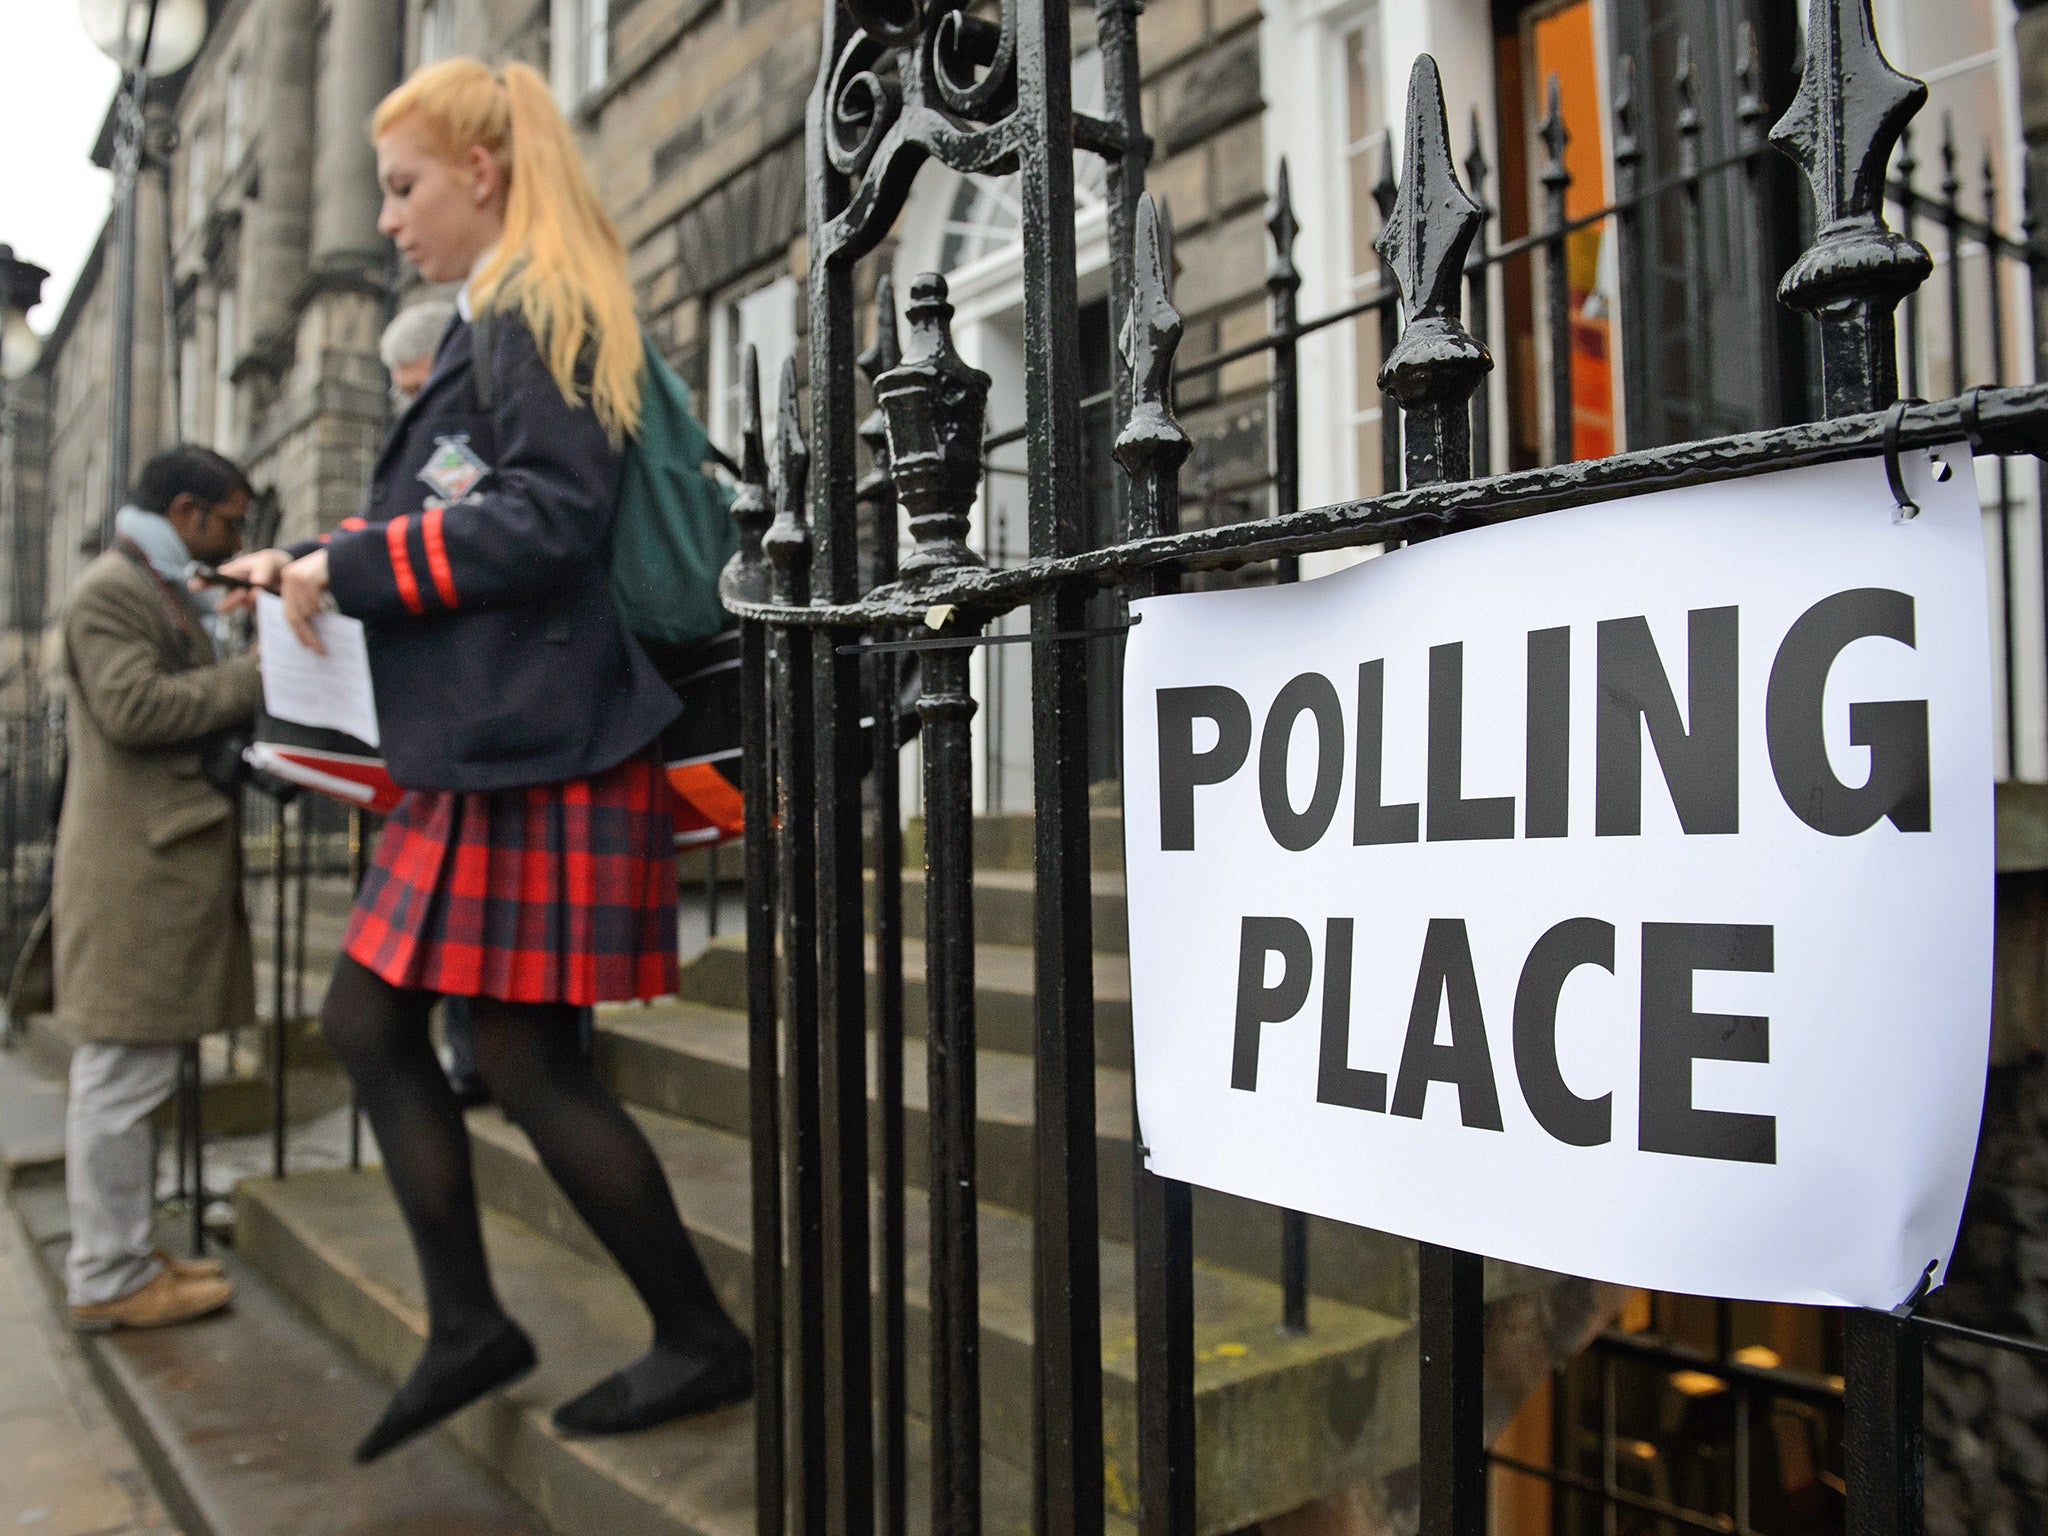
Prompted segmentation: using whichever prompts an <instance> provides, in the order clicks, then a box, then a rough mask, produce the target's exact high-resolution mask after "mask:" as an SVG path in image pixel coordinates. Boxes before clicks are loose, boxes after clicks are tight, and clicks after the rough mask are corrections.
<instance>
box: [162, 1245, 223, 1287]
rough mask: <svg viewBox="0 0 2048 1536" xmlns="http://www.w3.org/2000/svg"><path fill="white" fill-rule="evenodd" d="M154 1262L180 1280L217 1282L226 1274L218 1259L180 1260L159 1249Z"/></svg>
mask: <svg viewBox="0 0 2048 1536" xmlns="http://www.w3.org/2000/svg"><path fill="white" fill-rule="evenodd" d="M156 1261H157V1263H159V1264H161V1265H163V1267H164V1268H165V1269H168V1270H169V1271H170V1272H171V1273H172V1274H174V1275H176V1276H177V1277H178V1278H179V1279H180V1280H218V1279H219V1278H220V1277H221V1276H222V1275H224V1274H226V1273H227V1266H226V1265H225V1264H223V1263H221V1261H220V1260H219V1259H180V1258H175V1257H173V1256H172V1255H171V1254H168V1253H166V1252H164V1250H163V1249H161V1248H159V1249H157V1250H156Z"/></svg>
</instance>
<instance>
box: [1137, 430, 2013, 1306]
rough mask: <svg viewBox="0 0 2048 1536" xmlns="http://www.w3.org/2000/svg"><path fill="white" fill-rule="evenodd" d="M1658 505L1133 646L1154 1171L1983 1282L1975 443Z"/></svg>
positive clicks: (1279, 591) (1690, 1249)
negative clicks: (1965, 1248) (1971, 453)
mask: <svg viewBox="0 0 2048 1536" xmlns="http://www.w3.org/2000/svg"><path fill="white" fill-rule="evenodd" d="M1945 457H1946V459H1947V461H1948V463H1949V464H1950V466H1951V470H1952V472H1951V473H1950V475H1949V478H1948V479H1947V481H1946V483H1944V484H1936V483H1935V482H1934V480H1933V478H1932V456H1931V455H1928V454H1925V453H1913V454H1908V455H1907V456H1906V471H1907V476H1908V485H1909V487H1910V489H1911V490H1912V492H1913V494H1914V495H1915V496H1916V497H1917V498H1919V500H1920V502H1921V505H1922V507H1923V508H1924V510H1923V511H1922V513H1921V514H1920V516H1919V517H1918V518H1917V519H1914V520H1912V521H1906V522H1901V521H1899V520H1897V519H1896V518H1895V515H1894V503H1893V498H1892V495H1891V492H1890V491H1889V489H1888V488H1887V484H1886V479H1885V474H1884V470H1883V467H1882V464H1881V463H1880V462H1878V461H1875V460H1872V461H1865V462H1858V463H1853V464H1841V465H1833V466H1827V467H1822V468H1814V469H1800V470H1790V471H1785V472H1782V473H1778V474H1774V475H1770V476H1767V477H1760V478H1756V479H1749V480H1742V481H1736V482H1733V483H1728V484H1723V485H1719V486H1714V487H1703V488H1694V489H1683V490H1669V491H1660V492H1656V493H1654V494H1650V495H1645V496H1641V497H1637V498H1634V499H1632V500H1629V501H1625V502H1613V503H1608V504H1605V505H1601V506H1593V507H1586V508H1580V509H1575V510H1571V511H1565V512H1556V513H1551V514H1549V515H1546V516H1542V517H1537V518H1531V519H1528V520H1526V521H1522V522H1517V523H1512V524H1508V525H1505V526H1501V527H1496V528H1490V529H1485V530H1479V531H1474V532H1469V533H1463V534H1459V535H1457V536H1455V537H1452V538H1446V539H1440V540H1436V541H1432V542H1428V543H1424V544H1419V545H1415V546H1412V547H1410V548H1408V549H1406V550H1402V551H1399V552H1397V553H1394V554H1390V555H1386V556H1384V557H1382V558H1379V559H1375V560H1369V561H1366V562H1365V563H1363V564H1361V565H1358V566H1355V567H1353V568H1351V569H1349V570H1346V571H1343V572H1341V573H1339V574H1337V575H1333V576H1329V577H1325V578H1323V579H1321V580H1318V581H1312V582H1306V583H1303V584H1301V585H1300V586H1295V587H1278V588H1273V587H1268V588H1259V589H1248V590H1242V591H1234V592H1218V593H1205V594H1190V595H1185V596H1175V597H1162V598H1155V599H1151V600H1148V601H1144V602H1140V603H1135V604H1133V608H1134V610H1135V611H1136V612H1137V613H1139V614H1141V615H1142V620H1143V621H1142V622H1141V623H1140V624H1139V625H1138V627H1137V628H1136V629H1134V630H1133V631H1132V632H1131V636H1130V641H1129V650H1128V654H1127V659H1126V663H1125V694H1124V706H1125V709H1124V718H1125V733H1126V734H1125V777H1124V816H1125V822H1124V826H1125V840H1126V856H1127V862H1128V873H1129V891H1130V931H1131V990H1132V1007H1133V1016H1134V1021H1135V1029H1136V1041H1135V1045H1136V1075H1137V1097H1138V1114H1139V1120H1140V1124H1141V1127H1142V1134H1143V1138H1144V1141H1145V1143H1146V1146H1147V1150H1148V1163H1149V1166H1150V1167H1151V1168H1152V1169H1153V1170H1154V1171H1156V1172H1158V1173H1161V1174H1164V1175H1167V1176H1169V1177H1172V1178H1176V1179H1181V1180H1185V1181H1187V1182H1190V1183H1194V1184H1200V1185H1205V1186H1208V1187H1210V1188H1214V1189H1219V1190H1226V1191H1229V1192H1231V1193H1234V1194H1239V1195H1244V1196H1247V1197H1250V1198H1252V1199H1255V1200H1262V1201H1267V1202H1270V1203H1272V1204H1275V1205H1281V1206H1287V1207H1291V1208H1294V1209H1297V1210H1302V1211H1308V1212H1313V1213H1316V1214H1319V1215H1323V1216H1327V1217H1332V1218H1335V1219H1337V1220H1341V1221H1347V1222H1353V1223H1357V1224H1359V1225H1363V1226H1368V1227H1373V1228H1377V1229H1379V1230H1382V1231H1386V1232H1392V1233H1398V1234H1401V1235H1403V1236H1408V1237H1413V1238H1419V1239H1423V1240H1425V1241H1429V1242H1435V1243H1441V1244H1446V1245H1449V1246H1454V1247H1458V1248H1462V1249H1466V1250H1469V1251H1473V1252H1479V1253H1484V1254H1489V1255H1493V1256H1496V1257H1499V1258H1502V1259H1509V1260H1513V1261H1516V1262H1519V1263H1524V1264H1531V1265H1536V1266H1540V1267H1542V1268H1546V1269H1552V1270H1558V1271H1562V1272H1566V1273H1570V1274H1577V1275H1584V1276H1589V1277H1592V1278H1595V1279H1602V1280H1609V1281H1615V1282H1618V1283H1621V1284H1626V1285H1634V1286H1644V1287H1649V1288H1653V1289H1659V1290H1674V1291H1688V1292H1695V1293H1700V1294H1708V1295H1720V1296H1729V1297H1737V1298H1749V1299H1755V1300H1766V1301H1787V1302H1817V1303H1846V1304H1854V1305H1863V1306H1892V1305H1895V1304H1896V1303H1898V1302H1899V1301H1900V1300H1902V1299H1903V1298H1904V1297H1906V1296H1907V1295H1908V1294H1909V1293H1910V1292H1911V1291H1912V1290H1913V1288H1914V1285H1915V1284H1916V1282H1917V1281H1918V1280H1919V1279H1920V1276H1921V1274H1922V1272H1923V1270H1925V1269H1926V1267H1927V1265H1928V1264H1929V1263H1930V1262H1932V1263H1937V1264H1939V1265H1941V1266H1943V1267H1944V1268H1945V1267H1946V1264H1947V1261H1948V1257H1949V1252H1950V1249H1951V1248H1952V1247H1953V1245H1954V1242H1955V1235H1956V1228H1957V1224H1958V1221H1959V1219H1960V1216H1961V1211H1962V1203H1963V1195H1964V1190H1965V1187H1966V1185H1967V1183H1968V1178H1969V1170H1970V1162H1971V1156H1972V1153H1973V1150H1974V1148H1975V1145H1976V1138H1977V1127H1978V1118H1979V1112H1980V1109H1981V1105H1982V1096H1983V1090H1984V1074H1985V1057H1986V1050H1987V1046H1988V1037H1989V1029H1990V997H1991V961H1992V917H1991V900H1992V872H1993V819H1992V779H1993V763H1992V751H1991V684H1990V677H1991V663H1990V647H1989V634H1988V619H1987V613H1986V601H1985V590H1984V589H1985V578H1984V546H1983V537H1982V533H1981V528H1980V513H1979V510H1978V507H1977V503H1976V500H1975V492H1974V485H1975V481H1974V478H1973V476H1972V474H1971V468H1970V461H1969V458H1968V456H1967V454H1966V453H1965V452H1963V451H1962V450H1960V449H1958V450H1952V451H1949V452H1947V453H1946V454H1945Z"/></svg>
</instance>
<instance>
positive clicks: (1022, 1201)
mask: <svg viewBox="0 0 2048 1536" xmlns="http://www.w3.org/2000/svg"><path fill="white" fill-rule="evenodd" d="M870 1047H871V1050H872V1040H871V1041H870ZM596 1050H597V1061H598V1068H599V1070H600V1072H602V1073H603V1074H604V1076H605V1078H606V1080H607V1081H608V1082H609V1083H610V1084H611V1087H612V1089H613V1091H614V1092H616V1093H617V1094H618V1095H619V1097H620V1098H622V1099H624V1100H625V1101H626V1102H627V1103H628V1104H633V1105H638V1106H640V1107H642V1108H646V1109H652V1110H657V1111H659V1112H661V1113H663V1114H667V1115H677V1116H681V1117H682V1118H684V1119H688V1120H694V1121H698V1122H700V1123H702V1124H704V1125H707V1126H710V1127H712V1128H713V1129H716V1130H720V1131H725V1132H728V1133H730V1134H732V1135H734V1136H744V1135H745V1134H746V1133H747V1120H748V1114H747V1105H748V1095H747V1021H746V1016H745V1015H744V1014H740V1013H735V1012H732V1011H729V1010H725V1009H714V1008H700V1007H695V1006H692V1005H689V1004H674V1003H657V1004H654V1005H653V1006H651V1007H640V1006H638V1005H634V1004H619V1005H615V1006H605V1007H601V1008H599V1009H598V1013H597V1035H596ZM1032 1077H1033V1073H1032V1065H1031V1058H1030V1057H1028V1056H1020V1055H1013V1054H1010V1053H1008V1052H1003V1051H983V1052H981V1053H980V1055H979V1058H978V1061H977V1070H976V1099H975V1110H976V1114H977V1117H978V1128H977V1132H976V1136H975V1157H976V1173H977V1179H978V1186H977V1187H978V1193H979V1195H980V1198H981V1199H982V1201H983V1202H984V1203H985V1204H989V1205H994V1206H999V1207H1001V1208H1003V1209H1004V1210H1007V1211H1012V1212H1016V1213H1020V1214H1027V1213H1029V1212H1030V1211H1031V1209H1032V1208H1033V1194H1032V1191H1033V1185H1034V1182H1035V1179H1034V1176H1035V1173H1036V1169H1037V1161H1036V1152H1035V1150H1034V1145H1033V1125H1034V1121H1035V1115H1034V1109H1033V1101H1032ZM874 1081H875V1076H874V1071H873V1067H872V1058H871V1065H870V1069H869V1076H868V1082H869V1085H870V1090H869V1099H870V1105H871V1106H872V1104H873V1101H874V1093H873V1086H872V1085H873V1084H874ZM925 1081H926V1079H925V1051H924V1047H923V1045H922V1043H921V1042H919V1041H916V1040H912V1041H909V1042H907V1044H906V1046H905V1049H904V1053H903V1100H904V1115H903V1118H904V1131H903V1151H904V1172H905V1177H906V1178H907V1179H908V1181H909V1182H910V1183H912V1184H913V1185H916V1186H919V1187H923V1186H924V1185H925V1184H926V1183H927V1182H928V1177H929V1175H928V1169H929V1166H930V1159H929V1156H928V1154H929V1150H930V1146H931V1141H930V1136H931V1131H930V1122H929V1121H928V1120H927V1118H926V1104H927V1100H926V1092H925ZM1095 1105H1096V1128H1097V1129H1096V1137H1097V1139H1096V1144H1095V1155H1096V1167H1097V1176H1096V1184H1097V1193H1098V1200H1099V1212H1100V1231H1101V1233H1102V1235H1103V1236H1104V1237H1107V1238H1111V1239H1114V1240H1116V1241H1118V1242H1129V1241H1130V1240H1131V1235H1132V1204H1131V1075H1130V1073H1129V1072H1128V1071H1125V1070H1123V1069H1121V1068H1118V1067H1098V1068H1097V1069H1096V1072H1095ZM871 1112H872V1109H871ZM1194 1200H1195V1255H1196V1257H1197V1258H1199V1259H1202V1260H1205V1261H1206V1262H1209V1263H1212V1264H1219V1265H1222V1266H1224V1267H1226V1268H1229V1269H1234V1270H1238V1271H1241V1272H1242V1273H1244V1274H1247V1275H1254V1276H1260V1277H1264V1278H1267V1279H1273V1280H1277V1279H1278V1277H1279V1255H1280V1220H1281V1218H1280V1213H1279V1211H1277V1210H1276V1209H1275V1208H1274V1207H1272V1206H1269V1205H1261V1204H1258V1203H1257V1202H1255V1201H1251V1200H1242V1199H1239V1198H1238V1197H1237V1196H1235V1195H1226V1194H1221V1193H1218V1192H1217V1191H1215V1190H1207V1189H1198V1190H1196V1191H1195V1196H1194ZM1414 1255H1415V1248H1414V1245H1413V1244H1412V1243H1408V1242H1405V1241H1403V1240H1401V1239H1399V1238H1393V1237H1388V1236H1387V1235H1385V1234H1384V1233H1380V1232H1372V1231H1368V1230H1366V1229H1365V1228H1363V1227H1353V1226H1348V1225H1345V1224H1344V1223H1341V1222H1331V1221H1324V1220H1322V1219H1321V1218H1312V1219H1311V1220H1310V1222H1309V1287H1310V1291H1311V1293H1312V1294H1313V1295H1315V1296H1318V1297H1321V1296H1329V1297H1333V1298H1335V1299H1337V1300H1339V1301H1343V1302H1348V1303H1350V1304H1351V1305H1353V1306H1358V1307H1365V1308H1370V1309H1372V1310H1374V1311H1379V1312H1385V1313H1390V1314H1392V1315H1394V1316H1399V1317H1405V1316H1409V1315H1411V1312H1412V1308H1413V1297H1414V1293H1415V1256H1414ZM1274 1315H1275V1318H1276V1320H1277V1318H1278V1313H1277V1312H1276V1313H1275V1314H1274Z"/></svg>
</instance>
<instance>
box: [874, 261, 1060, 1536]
mask: <svg viewBox="0 0 2048 1536" xmlns="http://www.w3.org/2000/svg"><path fill="white" fill-rule="evenodd" d="M904 315H905V318H906V319H907V320H908V321H909V322H910V343H909V346H908V347H907V348H906V349H905V350H904V353H903V356H902V360H901V361H900V362H899V363H898V364H897V366H896V367H894V368H891V369H889V370H888V371H887V372H885V373H882V374H881V375H880V376H879V377H877V378H876V380H875V403H876V406H877V408H878V409H879V410H880V412H881V415H882V421H883V426H884V432H885V436H886V441H887V443H888V449H889V474H890V477H891V479H892V480H893V481H894V483H895V487H896V494H897V495H898V497H900V498H901V500H902V503H903V510H904V512H905V513H906V514H907V516H908V517H909V520H910V531H911V536H912V537H913V538H914V539H915V540H916V541H917V542H916V548H915V549H914V550H913V551H912V553H911V555H910V558H909V559H908V560H906V561H905V562H904V567H903V569H904V575H905V578H906V579H907V580H909V581H910V582H911V583H912V584H915V583H916V582H917V581H918V580H919V579H921V578H929V577H931V576H935V575H940V574H943V573H945V572H948V571H953V570H958V569H959V568H960V567H962V566H968V565H977V564H980V563H981V561H980V557H979V556H977V555H976V554H975V553H974V552H973V550H971V549H970V548H969V547H968V545H967V538H966V535H967V528H968V510H969V508H970V507H971V506H972V505H973V502H974V495H975V490H976V487H977V485H978V483H979V481H980V478H981V440H982V437H983V415H984V412H985V410H986V408H987V403H988V391H989V384H990V380H989V376H988V375H987V374H985V373H982V372H981V371H980V370H979V369H975V368H971V367H969V366H968V365H967V364H966V363H965V362H963V361H962V360H961V358H960V356H959V354H958V353H957V352H955V351H954V350H953V337H952V329H951V327H952V319H953V306H952V305H951V304H950V303H948V302H947V298H946V280H945V279H944V278H943V277H941V276H939V275H938V274H937V273H934V272H927V273H924V274H922V275H920V276H919V277H918V278H917V279H916V280H915V281H914V282H912V284H911V286H910V303H909V305H908V306H907V307H906V309H905V311H904ZM980 629H981V624H980V620H979V619H978V618H977V617H975V616H974V615H972V614H969V613H961V614H958V615H956V616H954V617H953V618H951V619H949V620H948V621H947V622H946V623H945V624H944V625H943V626H941V627H940V629H939V636H940V637H941V638H944V637H946V636H949V635H952V636H971V635H974V634H977V633H979V632H980ZM972 655H973V652H972V651H971V650H970V649H969V648H967V647H965V646H958V647H951V648H944V649H935V650H930V651H926V652H924V653H923V654H922V656H921V657H920V658H919V677H920V681H921V687H920V689H919V692H918V700H917V713H918V718H919V720H920V721H921V722H922V725H921V742H922V747H923V750H922V753H921V754H920V755H921V756H922V758H923V761H924V815H925V992H926V1005H927V1015H928V1017H927V1020H926V1025H925V1048H926V1093H927V1096H928V1102H929V1111H928V1115H929V1120H930V1127H931V1161H930V1169H929V1186H930V1190H931V1203H930V1231H931V1318H932V1324H931V1328H932V1337H931V1362H932V1382H931V1424H932V1529H933V1530H934V1531H961V1532H967V1533H973V1532H976V1531H979V1530H980V1529H981V1363H980V1351H981V1278H980V1277H981V1268H980V1257H979V1232H980V1222H979V1218H978V1215H977V1208H976V1204H975V1198H976V1197H975V1128H976V1111H975V1102H976V1099H975V1062H976V1046H975V1005H974V976H975V960H974V779H973V774H974V756H973V753H974V745H973V732H972V722H973V719H974V709H975V704H974V696H973V693H972V692H971V691H970V689H969V687H968V663H969V661H970V660H971V658H972ZM1041 1198H1043V1196H1042V1195H1041ZM862 1280H863V1282H865V1280H866V1276H865V1275H863V1276H862ZM1041 1401H1043V1399H1041ZM1048 1406H1049V1405H1048ZM1067 1406H1068V1405H1066V1404H1064V1403H1061V1404H1060V1405H1059V1407H1060V1409H1061V1410H1062V1411H1064V1410H1065V1409H1066V1408H1067ZM1096 1491H1097V1495H1098V1497H1099V1495H1100V1488H1099V1487H1098V1489H1097V1490H1096Z"/></svg>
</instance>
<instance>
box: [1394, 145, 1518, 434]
mask: <svg viewBox="0 0 2048 1536" xmlns="http://www.w3.org/2000/svg"><path fill="white" fill-rule="evenodd" d="M1487 170H1488V167H1487V164H1486V131H1485V129H1484V128H1482V127H1481V126H1480V123H1479V109H1478V108H1477V107H1474V108H1473V109H1472V147H1471V148H1470V149H1468V150H1466V151H1465V190H1466V191H1467V192H1470V193H1471V194H1472V196H1473V198H1474V199H1475V200H1476V201H1477V202H1478V204H1479V233H1478V234H1477V235H1475V236H1474V237H1473V240H1472V254H1471V255H1470V256H1468V257H1467V258H1466V259H1465V313H1466V314H1467V315H1468V316H1469V317H1470V319H1469V320H1468V321H1467V324H1468V325H1469V326H1470V328H1471V331H1472V334H1473V335H1474V336H1477V337H1478V338H1479V339H1480V340H1481V341H1485V340H1486V338H1487V337H1488V336H1489V335H1491V334H1492V331H1493V324H1492V313H1493V305H1492V288H1491V287H1490V285H1489V284H1490V278H1489V272H1490V269H1491V267H1492V262H1491V261H1490V260H1489V258H1488V256H1487V251H1486V230H1487V226H1488V225H1489V224H1491V223H1492V222H1493V215H1494V209H1493V207H1492V205H1491V204H1489V203H1488V202H1487V200H1486V176H1487ZM1382 221H1383V222H1384V215H1382ZM1388 350H1392V349H1391V348H1389V349H1388ZM1472 462H1473V464H1474V465H1476V466H1477V467H1478V469H1479V472H1480V473H1481V474H1486V473H1489V472H1491V470H1492V468H1493V397H1492V395H1491V394H1489V393H1488V392H1487V391H1486V390H1485V389H1483V388H1481V389H1475V390H1473V391H1472Z"/></svg>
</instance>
